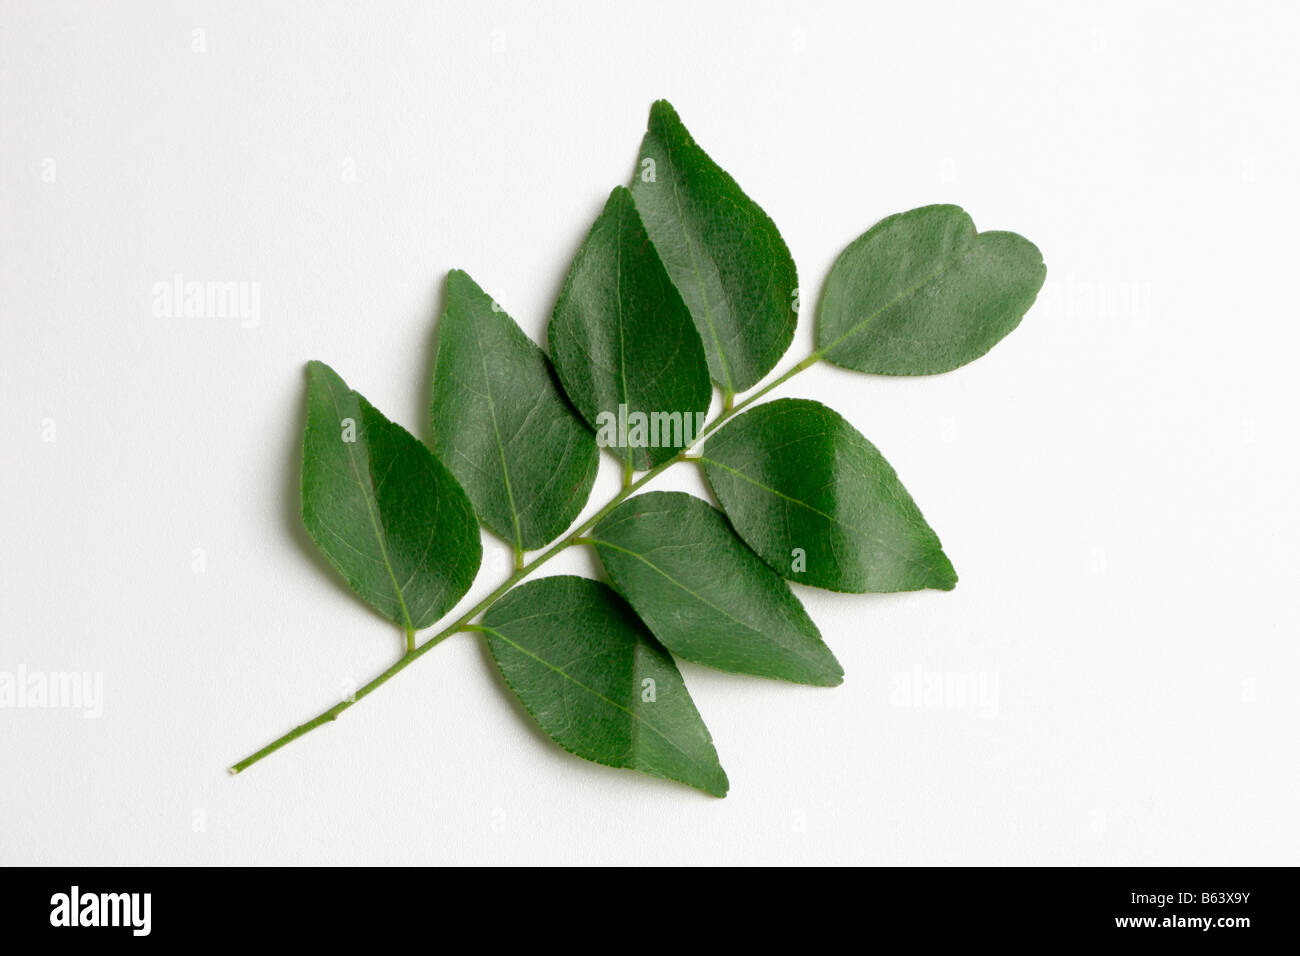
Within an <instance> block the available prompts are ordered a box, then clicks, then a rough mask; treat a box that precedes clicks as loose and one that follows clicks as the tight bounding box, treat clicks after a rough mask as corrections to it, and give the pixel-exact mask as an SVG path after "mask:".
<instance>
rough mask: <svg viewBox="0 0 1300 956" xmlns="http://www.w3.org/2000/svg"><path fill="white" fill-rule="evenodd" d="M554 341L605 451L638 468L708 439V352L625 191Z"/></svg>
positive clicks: (563, 372) (588, 244)
mask: <svg viewBox="0 0 1300 956" xmlns="http://www.w3.org/2000/svg"><path fill="white" fill-rule="evenodd" d="M549 339H550V348H551V360H552V361H553V362H554V363H555V370H556V371H557V372H558V373H559V377H560V382H561V383H562V384H563V386H564V391H565V394H567V395H568V396H569V398H570V400H572V402H573V404H574V406H576V407H577V409H578V411H579V412H580V413H581V414H582V417H583V418H584V419H586V421H587V423H588V424H589V425H591V427H592V428H594V429H596V437H597V441H598V443H599V444H600V445H602V446H603V447H607V448H609V449H610V450H611V451H612V452H614V454H615V455H617V456H618V457H619V458H621V459H623V460H624V461H630V462H631V464H632V466H633V467H634V468H637V469H641V470H644V469H646V468H652V467H654V466H655V465H657V464H659V463H660V462H663V461H666V460H667V459H669V458H671V457H673V456H674V455H676V454H677V453H678V452H679V451H681V450H682V449H683V448H686V447H688V446H689V445H690V444H691V443H692V440H693V438H694V436H695V435H697V434H698V433H699V430H700V425H701V424H702V422H701V421H700V419H701V418H702V416H703V413H704V412H705V411H706V410H707V409H708V407H709V399H710V397H711V395H712V387H711V386H710V384H709V367H708V363H707V362H706V360H705V357H704V346H703V344H701V342H700V334H699V333H698V332H697V331H695V325H694V323H693V322H692V320H691V315H690V312H689V311H688V310H687V308H686V305H685V303H683V302H682V297H681V295H680V294H678V292H677V289H676V288H674V286H673V283H672V280H671V279H670V278H669V277H668V273H667V272H666V271H664V266H663V263H662V262H660V260H659V254H658V253H657V252H655V248H654V246H653V245H652V244H651V242H650V239H649V237H648V236H647V235H646V231H645V227H644V226H642V224H641V217H640V216H638V215H637V211H636V207H635V206H634V205H633V203H632V196H631V193H629V192H628V191H627V189H625V188H623V187H622V186H619V187H617V188H616V189H615V190H614V191H613V193H611V194H610V197H609V201H608V202H607V203H606V204H605V209H604V211H603V212H601V214H600V216H599V217H598V218H597V219H596V222H595V224H594V225H593V226H592V227H591V232H590V233H589V234H588V235H587V239H586V241H585V242H584V243H583V245H582V248H581V249H580V250H579V251H578V255H577V257H576V258H575V259H574V261H573V266H572V267H571V268H570V269H569V276H568V278H567V279H566V280H565V283H564V288H563V289H562V290H561V292H560V298H559V301H558V302H557V303H556V306H555V314H554V315H553V316H552V318H551V326H550V332H549ZM674 416H675V417H674ZM688 433H689V434H688Z"/></svg>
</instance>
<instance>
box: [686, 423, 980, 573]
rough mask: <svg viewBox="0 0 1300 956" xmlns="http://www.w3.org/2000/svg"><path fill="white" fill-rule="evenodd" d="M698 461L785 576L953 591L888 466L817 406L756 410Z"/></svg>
mask: <svg viewBox="0 0 1300 956" xmlns="http://www.w3.org/2000/svg"><path fill="white" fill-rule="evenodd" d="M700 461H701V464H702V465H703V467H704V474H705V476H706V477H707V478H708V481H709V485H710V486H711V487H712V488H713V493H714V494H715V495H717V497H718V501H719V502H720V503H721V505H722V509H723V511H725V512H726V513H727V517H728V518H729V519H730V520H731V523H732V525H733V526H734V527H735V529H736V531H737V532H739V534H740V536H741V537H742V538H744V539H745V542H746V543H747V544H748V545H749V546H750V547H751V548H753V549H754V550H755V551H756V552H758V554H759V556H760V557H762V558H763V560H764V561H766V562H767V563H768V565H770V566H771V567H772V569H773V570H774V571H776V572H777V573H778V574H780V575H781V576H782V577H785V578H789V579H790V580H791V581H798V582H799V583H800V584H810V585H813V586H814V587H819V588H827V589H829V590H832V591H853V592H863V591H916V590H920V589H921V588H939V589H941V590H945V591H947V590H951V589H952V588H953V587H954V586H956V584H957V574H956V572H955V571H954V570H953V567H952V563H951V562H950V561H949V560H948V557H947V555H945V554H944V553H943V549H942V548H941V547H940V545H939V538H938V537H937V536H936V535H935V533H934V531H933V530H931V528H930V526H929V525H928V524H926V521H925V518H923V517H922V516H921V511H920V509H919V508H917V506H916V503H915V502H914V501H913V500H912V496H911V495H909V494H908V493H907V489H906V488H904V487H903V485H902V482H900V481H899V480H898V475H897V474H895V472H894V469H893V468H892V467H890V465H889V462H887V461H885V459H884V457H883V456H882V455H881V454H880V452H879V451H877V450H876V447H875V446H874V445H872V444H871V442H869V441H867V440H866V439H865V438H863V437H862V435H861V434H860V433H859V432H858V430H857V429H855V428H854V427H853V426H852V425H850V424H849V423H848V422H847V421H845V420H844V418H843V417H842V416H841V415H840V414H839V413H838V412H835V411H832V410H831V409H829V408H827V407H826V406H825V405H822V404H821V403H820V402H812V401H807V400H804V399H793V398H786V399H780V400H778V401H775V402H769V403H767V404H765V405H760V406H758V407H757V408H755V409H754V410H753V411H750V412H746V413H745V414H743V415H741V416H739V417H738V418H735V419H733V420H732V421H731V422H729V423H728V424H727V425H726V426H725V427H723V428H722V429H721V430H720V431H719V432H718V433H717V434H716V435H714V436H713V437H712V438H710V439H709V441H708V444H707V445H706V446H705V448H704V454H703V455H702V457H701V459H700Z"/></svg>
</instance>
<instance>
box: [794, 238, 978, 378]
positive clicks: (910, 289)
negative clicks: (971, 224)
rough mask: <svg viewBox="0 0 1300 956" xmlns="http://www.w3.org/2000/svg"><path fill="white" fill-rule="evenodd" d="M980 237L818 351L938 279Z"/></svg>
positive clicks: (829, 348)
mask: <svg viewBox="0 0 1300 956" xmlns="http://www.w3.org/2000/svg"><path fill="white" fill-rule="evenodd" d="M978 239H979V235H978V234H976V235H974V236H972V237H971V241H970V243H969V244H968V245H967V246H965V247H964V248H963V249H962V250H961V252H959V253H957V254H956V255H954V256H952V257H951V258H949V259H947V260H945V261H944V262H943V264H942V265H940V266H939V268H937V269H935V270H934V271H933V272H932V273H930V274H929V275H927V276H926V277H925V278H923V279H921V280H920V281H919V282H917V283H916V284H915V285H912V286H909V287H908V288H906V289H904V290H903V291H902V292H900V293H899V294H898V295H896V296H894V297H893V298H892V299H890V300H889V301H888V302H886V303H885V304H884V305H882V306H881V307H880V308H878V309H876V311H874V312H872V313H871V314H870V315H868V316H866V317H865V318H862V319H860V320H859V321H858V322H857V323H855V324H854V325H853V326H852V327H851V328H850V329H849V330H848V331H847V332H845V333H844V334H843V335H841V336H840V337H839V338H838V339H836V340H835V341H834V342H832V343H831V344H830V345H824V346H822V347H821V348H820V349H818V350H817V351H818V353H819V354H821V355H827V354H829V353H830V352H831V351H833V350H834V349H835V348H837V347H838V346H839V345H840V343H842V342H843V341H844V340H845V339H847V338H849V337H850V336H853V335H857V334H858V332H860V331H861V330H862V328H863V326H866V325H868V324H870V323H871V322H874V321H875V320H876V319H878V318H879V317H880V316H881V315H882V314H884V313H885V312H888V311H889V310H890V309H892V308H893V307H894V306H896V305H897V304H898V303H899V302H901V301H902V300H903V299H906V298H907V297H909V296H911V295H913V294H915V293H916V292H917V291H918V290H919V289H920V288H921V287H922V286H924V285H927V284H928V283H930V282H933V281H934V280H935V279H938V278H939V277H940V276H941V275H943V274H944V273H945V272H947V271H948V270H949V269H951V268H952V267H953V266H954V265H956V264H957V262H958V260H960V259H961V258H962V257H963V256H966V255H968V254H969V253H970V252H971V251H972V250H974V248H975V243H976V242H977V241H978Z"/></svg>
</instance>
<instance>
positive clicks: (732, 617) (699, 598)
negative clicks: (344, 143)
mask: <svg viewBox="0 0 1300 956" xmlns="http://www.w3.org/2000/svg"><path fill="white" fill-rule="evenodd" d="M591 540H592V541H593V542H595V543H596V544H598V545H604V546H605V547H607V548H613V549H614V550H615V551H621V552H622V553H623V554H627V555H631V556H632V557H634V558H637V559H638V560H640V561H642V562H644V563H645V564H646V566H647V567H650V568H652V569H654V570H655V571H657V572H659V573H660V574H661V575H663V576H664V578H666V579H667V580H668V581H670V582H671V583H672V584H674V585H676V586H677V587H678V588H680V589H681V590H683V591H685V592H686V593H687V594H689V595H690V596H691V597H693V598H695V600H697V601H699V602H700V603H701V604H703V605H705V606H706V607H709V608H712V609H713V610H715V611H717V612H718V613H719V614H721V615H722V616H723V617H726V618H728V619H729V620H731V621H734V622H735V623H736V624H739V625H740V626H741V627H743V628H744V629H745V630H747V631H749V632H750V633H752V634H757V635H758V636H759V637H760V638H762V639H763V640H764V641H765V642H766V643H767V644H768V645H769V646H772V647H777V648H780V649H781V650H786V651H790V652H791V653H793V654H795V655H796V656H797V657H799V658H801V659H803V660H804V661H806V662H808V663H809V664H815V663H816V658H814V657H811V656H809V655H807V654H805V653H803V651H802V649H801V648H798V647H790V646H788V645H786V644H782V643H781V642H779V641H776V640H774V639H773V638H771V637H769V636H768V635H767V634H766V633H765V632H764V631H762V630H761V629H759V628H757V627H755V626H754V625H752V624H750V623H748V622H747V621H742V620H741V619H740V618H738V617H736V616H735V615H734V614H732V613H731V612H730V611H728V610H727V609H726V608H723V607H719V606H718V605H716V604H714V603H713V602H712V601H710V600H709V599H708V598H706V597H704V596H703V595H701V594H699V593H697V592H696V591H693V590H691V589H690V588H688V587H687V586H686V585H685V584H683V583H682V582H681V581H679V580H677V578H675V577H673V576H672V575H671V574H669V573H668V572H667V571H665V570H664V569H663V568H661V567H659V565H657V564H655V563H654V562H653V561H651V560H650V559H649V558H647V557H646V556H645V555H643V554H640V553H639V552H636V551H632V550H630V549H629V548H624V547H622V546H620V545H617V544H614V543H613V542H610V541H605V540H603V539H601V538H594V537H593V538H592V539H591Z"/></svg>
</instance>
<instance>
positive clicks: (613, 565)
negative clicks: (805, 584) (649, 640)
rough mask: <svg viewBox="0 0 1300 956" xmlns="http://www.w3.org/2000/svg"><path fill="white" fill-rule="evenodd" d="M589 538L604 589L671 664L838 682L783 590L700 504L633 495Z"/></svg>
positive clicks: (667, 494) (835, 667) (685, 498)
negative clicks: (672, 657) (623, 602)
mask: <svg viewBox="0 0 1300 956" xmlns="http://www.w3.org/2000/svg"><path fill="white" fill-rule="evenodd" d="M591 537H592V538H593V539H594V541H595V546H596V551H597V553H599V554H600V560H601V562H602V563H603V564H604V565H605V570H606V571H608V572H609V576H610V579H611V580H612V581H613V582H614V587H615V588H617V589H618V592H619V593H620V594H622V595H623V597H625V598H627V601H628V603H629V604H631V605H632V607H633V608H634V609H635V610H636V613H637V614H638V615H639V616H640V618H641V620H643V621H644V622H645V623H646V625H647V626H648V627H649V628H650V630H651V631H652V632H654V635H655V637H657V638H658V639H659V640H660V641H661V642H662V643H663V645H664V646H665V647H667V648H668V649H669V650H670V651H672V652H673V653H674V654H676V655H677V656H678V657H681V658H685V659H686V660H688V661H695V662H696V663H697V664H707V665H708V666H710V667H717V668H719V669H721V670H725V671H732V672H734V673H738V674H757V675H759V676H760V677H775V678H779V679H781V680H790V681H795V682H797V683H801V684H820V685H822V686H825V687H833V686H834V685H836V684H839V683H840V682H841V681H842V680H843V679H844V670H843V668H841V667H840V664H839V661H837V660H836V659H835V655H833V654H832V653H831V651H830V648H828V647H827V646H826V645H825V644H824V643H823V642H822V638H821V635H820V634H819V633H818V632H817V626H816V625H815V624H813V622H812V620H811V619H810V618H809V617H808V615H807V613H805V611H804V609H803V605H802V604H800V603H799V599H798V598H796V597H795V596H794V595H793V594H791V593H790V586H789V585H787V584H786V583H785V581H783V580H781V578H780V576H779V575H777V574H776V573H775V572H774V571H773V570H772V569H771V568H769V567H768V566H767V565H766V564H764V563H763V561H762V560H761V559H760V558H759V557H758V555H756V554H755V553H754V552H753V551H751V550H750V549H749V546H748V545H746V544H745V542H743V541H741V540H740V539H739V538H737V537H736V535H735V533H734V532H733V531H732V530H731V527H730V526H729V525H728V524H727V519H726V518H724V517H723V516H722V513H721V512H719V511H718V510H717V509H715V508H713V507H712V506H711V505H709V504H708V503H707V502H705V501H701V500H700V499H699V498H695V497H693V496H691V495H688V494H684V493H682V492H679V491H654V492H650V493H649V494H644V495H638V496H637V497H635V498H631V499H629V500H627V501H625V502H623V503H622V504H621V505H619V506H618V507H617V508H615V509H614V511H613V512H611V513H610V514H609V516H608V517H606V518H605V519H604V520H602V521H601V522H600V524H598V525H596V527H595V528H594V529H593V530H592V532H591Z"/></svg>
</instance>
